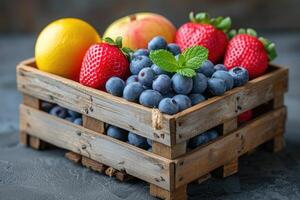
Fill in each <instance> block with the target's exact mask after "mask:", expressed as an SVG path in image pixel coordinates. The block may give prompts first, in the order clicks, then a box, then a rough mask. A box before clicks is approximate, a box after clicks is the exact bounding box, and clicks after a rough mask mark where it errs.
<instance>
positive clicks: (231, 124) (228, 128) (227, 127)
mask: <svg viewBox="0 0 300 200" xmlns="http://www.w3.org/2000/svg"><path fill="white" fill-rule="evenodd" d="M237 127H238V119H237V117H234V118H232V119H230V120H228V121H226V122H225V123H224V124H223V128H222V135H228V134H230V133H231V132H233V131H235V130H236V129H237ZM238 162H239V159H238V158H235V159H233V160H231V161H230V162H229V163H227V164H225V165H223V166H222V167H220V168H218V169H217V170H215V171H214V172H213V175H214V176H217V177H220V178H225V177H228V176H231V175H233V174H236V173H237V172H238V166H239V163H238Z"/></svg>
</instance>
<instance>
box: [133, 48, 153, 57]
mask: <svg viewBox="0 0 300 200" xmlns="http://www.w3.org/2000/svg"><path fill="white" fill-rule="evenodd" d="M132 56H133V57H136V56H149V50H148V49H138V50H136V51H135V52H134V53H133V54H132Z"/></svg>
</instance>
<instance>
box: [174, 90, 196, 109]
mask: <svg viewBox="0 0 300 200" xmlns="http://www.w3.org/2000/svg"><path fill="white" fill-rule="evenodd" d="M173 99H174V100H175V101H176V103H177V104H178V107H179V111H182V110H185V109H187V108H189V107H191V106H192V102H191V100H190V98H189V97H188V96H186V95H183V94H177V95H176V96H174V97H173Z"/></svg>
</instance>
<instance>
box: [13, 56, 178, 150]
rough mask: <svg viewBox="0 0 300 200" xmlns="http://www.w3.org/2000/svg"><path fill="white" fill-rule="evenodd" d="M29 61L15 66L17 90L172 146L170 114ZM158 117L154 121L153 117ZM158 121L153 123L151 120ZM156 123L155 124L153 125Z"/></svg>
mask: <svg viewBox="0 0 300 200" xmlns="http://www.w3.org/2000/svg"><path fill="white" fill-rule="evenodd" d="M33 66H34V63H32V60H30V61H26V62H23V63H21V64H19V65H18V67H17V86H18V89H19V90H20V91H21V92H23V93H26V94H29V95H32V96H35V97H37V98H39V99H42V100H45V101H48V102H52V103H57V104H58V105H60V106H62V107H65V108H68V109H71V110H74V111H76V112H79V113H82V114H85V115H88V116H90V117H93V118H96V119H98V120H101V121H103V122H106V123H109V124H112V125H115V126H118V127H120V128H123V129H126V130H129V131H132V132H134V133H136V134H139V135H141V136H144V137H147V138H150V139H152V140H154V141H158V142H160V143H163V144H166V145H171V143H174V142H172V141H171V136H170V118H171V116H170V115H164V114H161V113H160V114H159V115H157V112H156V111H157V110H152V109H150V108H147V107H145V106H142V105H139V104H137V103H132V102H129V101H126V100H125V99H123V98H120V97H115V96H113V95H110V94H108V93H106V92H103V91H100V90H96V89H93V88H89V87H86V86H83V85H81V84H80V83H77V82H75V81H72V80H69V79H66V78H63V77H59V76H56V75H53V74H50V73H47V72H43V71H40V70H38V69H36V68H34V67H33ZM154 116H157V117H159V120H158V121H156V120H155V119H156V118H155V117H154ZM153 121H154V122H159V124H157V123H152V122H153ZM154 125H155V126H154Z"/></svg>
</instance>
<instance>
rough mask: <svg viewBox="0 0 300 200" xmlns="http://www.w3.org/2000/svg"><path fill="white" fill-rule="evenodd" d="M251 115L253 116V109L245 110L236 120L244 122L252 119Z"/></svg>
mask: <svg viewBox="0 0 300 200" xmlns="http://www.w3.org/2000/svg"><path fill="white" fill-rule="evenodd" d="M252 117H253V111H252V110H247V111H245V112H243V113H242V114H240V115H239V116H238V122H239V123H244V122H247V121H250V120H251V119H252Z"/></svg>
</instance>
